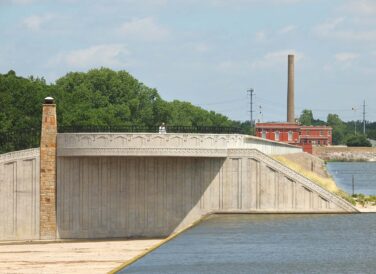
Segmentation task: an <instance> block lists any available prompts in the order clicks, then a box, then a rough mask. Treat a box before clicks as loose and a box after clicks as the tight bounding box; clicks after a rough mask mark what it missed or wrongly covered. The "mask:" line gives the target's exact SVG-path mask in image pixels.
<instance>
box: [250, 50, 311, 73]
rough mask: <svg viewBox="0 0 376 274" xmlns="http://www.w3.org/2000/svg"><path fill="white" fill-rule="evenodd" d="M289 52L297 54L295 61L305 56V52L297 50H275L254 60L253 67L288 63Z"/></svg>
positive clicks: (267, 66)
mask: <svg viewBox="0 0 376 274" xmlns="http://www.w3.org/2000/svg"><path fill="white" fill-rule="evenodd" d="M289 54H294V55H295V61H299V60H302V59H303V58H304V54H303V53H300V52H296V51H295V50H280V51H273V52H269V53H267V54H265V55H264V56H263V57H262V58H261V59H259V60H256V61H254V62H253V63H252V64H251V67H252V68H253V69H258V68H270V67H273V66H275V65H278V64H282V63H286V62H287V56H288V55H289Z"/></svg>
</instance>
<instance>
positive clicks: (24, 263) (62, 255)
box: [0, 239, 162, 274]
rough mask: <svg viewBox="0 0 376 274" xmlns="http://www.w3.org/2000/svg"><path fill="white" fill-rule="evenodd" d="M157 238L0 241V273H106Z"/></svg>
mask: <svg viewBox="0 0 376 274" xmlns="http://www.w3.org/2000/svg"><path fill="white" fill-rule="evenodd" d="M161 241H162V240H161V239H147V240H113V241H91V242H60V243H40V244H36V243H32V244H31V243H29V244H27V243H24V244H1V243H0V273H10V274H16V273H17V274H19V273H30V274H41V273H46V274H47V273H48V274H54V273H59V274H60V273H69V274H85V273H87V274H94V273H101V274H102V273H107V272H109V271H111V270H113V269H114V268H116V267H118V266H119V265H121V264H122V263H124V262H125V261H127V260H130V259H132V258H134V257H136V256H137V255H139V254H141V253H144V252H145V251H146V250H148V249H150V248H151V247H152V246H154V245H156V244H158V243H159V242H161Z"/></svg>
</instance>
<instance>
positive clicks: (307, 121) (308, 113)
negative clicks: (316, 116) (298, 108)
mask: <svg viewBox="0 0 376 274" xmlns="http://www.w3.org/2000/svg"><path fill="white" fill-rule="evenodd" d="M299 123H300V124H302V125H304V126H311V125H312V124H313V114H312V110H309V109H304V110H303V111H302V114H301V115H300V117H299Z"/></svg>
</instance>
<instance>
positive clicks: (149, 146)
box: [57, 133, 302, 157]
mask: <svg viewBox="0 0 376 274" xmlns="http://www.w3.org/2000/svg"><path fill="white" fill-rule="evenodd" d="M229 149H258V150H259V151H261V152H263V153H266V154H270V155H272V154H288V153H298V152H302V148H301V147H296V146H292V145H289V144H284V143H279V142H274V141H269V140H265V139H262V138H257V137H253V136H249V135H239V134H178V133H176V134H175V133H167V134H155V133H60V134H58V136H57V155H58V156H176V157H227V154H228V153H227V151H228V150H229Z"/></svg>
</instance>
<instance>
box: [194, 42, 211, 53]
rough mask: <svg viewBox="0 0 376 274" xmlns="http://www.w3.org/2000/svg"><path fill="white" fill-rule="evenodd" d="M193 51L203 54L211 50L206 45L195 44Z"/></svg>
mask: <svg viewBox="0 0 376 274" xmlns="http://www.w3.org/2000/svg"><path fill="white" fill-rule="evenodd" d="M193 49H194V50H195V51H197V52H200V53H203V52H207V51H208V50H209V45H208V44H206V43H196V44H193Z"/></svg>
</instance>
